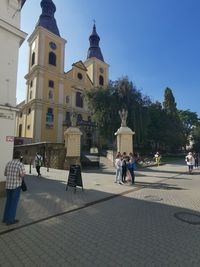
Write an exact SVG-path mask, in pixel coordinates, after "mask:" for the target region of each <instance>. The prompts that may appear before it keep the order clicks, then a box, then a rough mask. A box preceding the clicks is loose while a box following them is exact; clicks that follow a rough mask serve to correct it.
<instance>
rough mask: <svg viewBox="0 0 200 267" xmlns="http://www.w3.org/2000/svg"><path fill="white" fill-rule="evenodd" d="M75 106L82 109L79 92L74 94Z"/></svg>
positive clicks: (81, 99)
mask: <svg viewBox="0 0 200 267" xmlns="http://www.w3.org/2000/svg"><path fill="white" fill-rule="evenodd" d="M76 106H77V107H79V108H82V107H83V97H82V94H81V93H80V92H76Z"/></svg>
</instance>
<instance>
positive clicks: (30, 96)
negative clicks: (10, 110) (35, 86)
mask: <svg viewBox="0 0 200 267" xmlns="http://www.w3.org/2000/svg"><path fill="white" fill-rule="evenodd" d="M29 98H30V99H32V91H30V95H29Z"/></svg>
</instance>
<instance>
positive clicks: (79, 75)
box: [77, 72, 83, 80]
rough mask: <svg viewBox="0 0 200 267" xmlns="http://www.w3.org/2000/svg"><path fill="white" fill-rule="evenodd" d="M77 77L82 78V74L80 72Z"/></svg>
mask: <svg viewBox="0 0 200 267" xmlns="http://www.w3.org/2000/svg"><path fill="white" fill-rule="evenodd" d="M77 77H78V79H79V80H82V79H83V75H82V74H81V73H80V72H79V73H78V74H77Z"/></svg>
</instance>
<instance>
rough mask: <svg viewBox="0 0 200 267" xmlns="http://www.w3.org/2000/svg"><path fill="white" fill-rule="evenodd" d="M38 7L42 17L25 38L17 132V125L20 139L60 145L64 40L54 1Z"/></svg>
mask: <svg viewBox="0 0 200 267" xmlns="http://www.w3.org/2000/svg"><path fill="white" fill-rule="evenodd" d="M40 5H41V8H42V14H41V15H40V17H39V20H38V22H37V24H36V27H35V30H34V32H33V33H32V34H31V36H30V37H29V39H28V43H29V66H28V74H27V75H26V76H25V78H26V86H27V94H26V100H25V105H24V107H23V112H22V113H21V115H22V116H23V121H22V125H23V127H22V128H21V129H20V125H19V136H20V135H21V136H25V137H29V138H32V140H33V142H38V141H49V142H55V141H56V142H63V132H62V122H63V110H62V104H63V91H64V82H63V79H64V50H65V43H66V41H65V40H64V39H63V38H61V37H60V33H59V29H58V27H57V23H56V20H55V18H54V13H55V12H56V6H55V5H54V3H53V1H52V0H42V1H41V4H40ZM24 114H25V115H24ZM20 130H21V132H20Z"/></svg>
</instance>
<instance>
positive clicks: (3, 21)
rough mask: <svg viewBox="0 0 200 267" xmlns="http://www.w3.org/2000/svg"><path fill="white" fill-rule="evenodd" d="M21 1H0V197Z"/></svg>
mask: <svg viewBox="0 0 200 267" xmlns="http://www.w3.org/2000/svg"><path fill="white" fill-rule="evenodd" d="M24 2H25V1H24V0H23V1H21V0H1V4H0V51H1V60H0V69H1V71H0V125H1V131H0V151H1V156H0V195H1V194H2V192H3V191H5V189H4V185H5V178H4V169H5V165H6V163H7V162H8V161H9V160H11V159H12V156H13V144H14V135H15V125H16V124H15V118H16V111H17V108H16V83H17V68H18V52H19V47H20V46H21V44H22V42H23V41H24V39H25V38H26V36H27V34H26V33H24V32H23V31H21V30H20V14H21V9H22V6H23V4H24Z"/></svg>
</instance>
